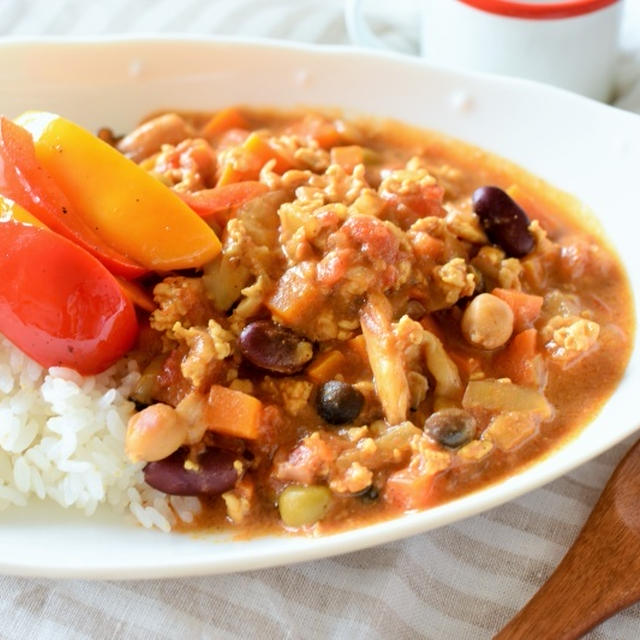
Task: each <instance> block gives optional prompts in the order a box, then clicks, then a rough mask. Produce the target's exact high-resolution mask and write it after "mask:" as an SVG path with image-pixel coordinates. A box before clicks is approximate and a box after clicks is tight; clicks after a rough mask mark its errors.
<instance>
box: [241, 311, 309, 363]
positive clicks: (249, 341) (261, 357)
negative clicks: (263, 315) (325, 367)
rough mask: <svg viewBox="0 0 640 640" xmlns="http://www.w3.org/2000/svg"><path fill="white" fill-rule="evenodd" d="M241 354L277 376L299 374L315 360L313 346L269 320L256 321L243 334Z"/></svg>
mask: <svg viewBox="0 0 640 640" xmlns="http://www.w3.org/2000/svg"><path fill="white" fill-rule="evenodd" d="M239 344H240V351H241V352H242V355H243V356H244V357H245V358H246V359H247V360H248V361H249V362H251V363H252V364H253V365H255V366H256V367H259V368H260V369H265V370H266V371H273V372H276V373H287V374H291V373H297V372H298V371H300V370H302V369H304V366H305V365H306V364H307V362H309V360H311V358H312V357H313V346H312V345H311V343H310V342H309V341H308V340H305V339H304V338H301V337H300V336H299V335H297V334H295V333H294V332H293V331H290V330H289V329H286V328H285V327H281V326H280V325H277V324H275V323H273V322H271V321H269V320H256V321H255V322H251V323H250V324H248V325H247V326H246V327H245V328H244V329H243V330H242V333H241V334H240V341H239Z"/></svg>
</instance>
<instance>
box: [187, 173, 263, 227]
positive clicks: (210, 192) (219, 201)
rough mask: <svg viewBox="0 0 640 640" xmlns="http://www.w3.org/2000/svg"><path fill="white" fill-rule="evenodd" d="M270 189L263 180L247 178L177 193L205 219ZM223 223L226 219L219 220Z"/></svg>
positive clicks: (237, 205)
mask: <svg viewBox="0 0 640 640" xmlns="http://www.w3.org/2000/svg"><path fill="white" fill-rule="evenodd" d="M267 191H269V187H267V185H266V184H263V183H262V182H257V181H255V180H246V181H244V182H234V183H232V184H227V185H225V186H223V187H215V188H214V189H203V190H202V191H194V192H193V193H180V192H178V191H176V193H177V194H178V195H179V196H180V198H182V200H183V201H184V202H185V203H186V204H188V205H189V206H190V207H191V208H192V209H193V210H194V211H195V212H196V213H197V214H198V215H199V216H202V217H203V218H205V219H208V218H211V217H215V216H217V215H218V214H220V213H223V212H225V211H227V210H228V209H232V208H233V207H239V206H240V205H242V204H244V203H245V202H249V200H253V199H254V198H256V197H258V196H261V195H262V194H264V193H267ZM218 222H221V223H223V222H224V221H222V220H218Z"/></svg>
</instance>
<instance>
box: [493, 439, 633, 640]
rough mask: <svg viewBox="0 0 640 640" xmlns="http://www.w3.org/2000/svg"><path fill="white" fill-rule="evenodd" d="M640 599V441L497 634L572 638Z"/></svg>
mask: <svg viewBox="0 0 640 640" xmlns="http://www.w3.org/2000/svg"><path fill="white" fill-rule="evenodd" d="M637 600H640V441H638V442H636V444H634V445H633V447H632V449H631V450H630V451H629V453H627V455H626V456H625V457H624V459H623V460H622V462H621V463H620V464H619V465H618V466H617V468H616V470H615V471H614V472H613V475H612V476H611V478H610V479H609V482H608V483H607V486H606V487H605V488H604V491H603V492H602V495H601V496H600V499H599V500H598V503H597V504H596V506H595V507H594V509H593V511H592V512H591V515H590V516H589V519H588V520H587V522H586V524H585V525H584V527H583V528H582V531H581V532H580V534H579V535H578V537H577V538H576V541H575V542H574V543H573V546H572V547H571V548H570V549H569V551H568V552H567V554H566V555H565V557H564V558H563V560H562V562H561V563H560V565H559V566H558V568H557V569H556V570H555V572H554V573H553V574H552V575H551V577H550V578H549V579H548V580H547V582H545V584H544V585H542V587H541V588H540V590H539V591H538V592H537V593H536V594H535V595H534V596H533V598H531V600H529V602H528V603H527V604H526V605H525V607H524V609H522V610H521V611H520V613H518V615H516V617H515V618H513V620H511V622H509V623H508V624H507V626H506V627H504V629H502V631H500V632H499V633H498V634H497V635H496V636H495V637H494V640H518V639H520V638H523V639H524V638H526V639H527V640H530V639H531V638H544V639H545V640H573V639H574V638H580V637H581V636H582V635H583V634H585V633H586V632H587V631H589V630H590V629H592V628H593V627H595V626H596V625H597V624H600V623H601V622H602V621H603V620H606V619H607V618H608V617H610V616H612V615H613V614H614V613H617V612H618V611H620V610H621V609H624V608H625V607H628V606H629V605H631V604H633V603H634V602H636V601H637ZM639 636H640V630H639Z"/></svg>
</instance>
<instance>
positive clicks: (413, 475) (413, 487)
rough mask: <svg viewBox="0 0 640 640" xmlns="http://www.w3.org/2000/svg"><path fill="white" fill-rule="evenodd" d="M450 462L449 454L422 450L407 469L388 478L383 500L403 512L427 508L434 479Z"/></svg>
mask: <svg viewBox="0 0 640 640" xmlns="http://www.w3.org/2000/svg"><path fill="white" fill-rule="evenodd" d="M450 460H451V456H450V454H449V453H444V452H441V451H435V450H429V449H422V451H421V454H420V455H419V456H418V457H416V458H414V459H413V460H412V462H411V464H410V465H409V466H408V467H406V468H405V469H400V470H399V471H395V472H394V473H392V474H391V475H390V476H389V478H388V479H387V485H386V487H385V490H384V497H385V500H387V502H390V503H391V504H393V505H395V506H397V507H400V508H402V509H405V510H406V509H423V508H424V507H426V506H428V505H429V502H430V501H431V499H432V498H431V488H432V486H433V480H434V477H435V475H436V474H437V473H439V472H440V471H442V470H443V469H446V468H447V466H448V465H449V462H450Z"/></svg>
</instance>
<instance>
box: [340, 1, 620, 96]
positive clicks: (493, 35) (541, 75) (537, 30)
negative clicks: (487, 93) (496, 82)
mask: <svg viewBox="0 0 640 640" xmlns="http://www.w3.org/2000/svg"><path fill="white" fill-rule="evenodd" d="M363 5H364V0H347V2H346V5H345V18H346V23H347V28H348V31H349V35H350V37H351V39H352V41H353V42H354V43H355V44H357V45H360V46H365V47H376V48H380V47H384V48H386V45H385V44H384V43H382V42H381V40H380V39H379V38H378V37H377V36H375V34H373V32H372V31H371V29H370V28H369V26H368V25H367V23H366V21H365V19H364V17H363ZM420 6H421V9H422V20H421V27H420V43H421V54H422V56H423V57H424V58H426V59H427V60H429V61H430V62H433V63H436V64H438V65H444V66H447V67H454V68H463V69H469V70H473V71H488V72H491V73H501V74H506V75H511V76H519V77H523V78H530V79H533V80H539V81H541V82H547V83H549V84H553V85H556V86H559V87H564V88H565V89H569V90H570V91H575V92H577V93H581V94H583V95H586V96H589V97H591V98H595V99H597V100H608V99H609V98H610V97H611V92H612V87H613V67H614V63H615V59H616V54H617V43H618V33H619V27H620V20H621V17H622V0H556V1H555V2H548V1H546V2H545V1H541V0H520V1H519V2H511V1H509V0H421V2H420Z"/></svg>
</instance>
